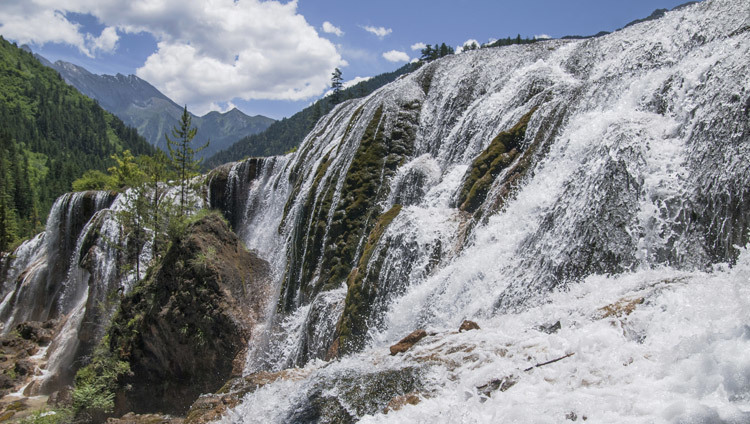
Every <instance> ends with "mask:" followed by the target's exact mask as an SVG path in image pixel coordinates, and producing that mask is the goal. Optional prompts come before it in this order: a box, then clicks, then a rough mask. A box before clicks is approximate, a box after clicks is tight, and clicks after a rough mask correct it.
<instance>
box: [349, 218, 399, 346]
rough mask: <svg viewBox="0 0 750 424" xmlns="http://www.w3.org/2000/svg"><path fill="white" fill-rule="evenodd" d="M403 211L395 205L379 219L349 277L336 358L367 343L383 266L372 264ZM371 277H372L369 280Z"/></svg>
mask: <svg viewBox="0 0 750 424" xmlns="http://www.w3.org/2000/svg"><path fill="white" fill-rule="evenodd" d="M401 209H402V207H401V205H394V206H393V207H392V208H391V209H389V210H388V211H387V212H385V213H384V214H382V215H380V217H379V218H378V221H377V224H375V227H374V228H373V230H372V231H371V232H370V235H369V236H368V237H367V243H366V244H365V247H364V250H363V253H362V256H361V257H360V260H359V264H358V266H357V267H356V268H354V269H353V270H352V271H351V272H350V274H349V277H348V279H347V293H346V301H345V304H344V312H343V313H342V315H341V319H340V320H339V324H338V326H337V339H338V340H337V346H336V349H335V350H336V352H335V353H336V356H338V355H344V354H347V353H351V352H354V351H357V350H359V349H361V348H362V347H363V345H364V343H365V335H366V334H367V318H368V317H369V316H370V306H371V304H372V300H373V299H374V298H375V296H376V294H377V286H375V284H374V279H375V278H377V275H378V274H379V271H380V263H377V264H372V263H371V258H372V254H373V252H374V250H375V247H376V246H377V245H378V243H379V242H380V239H381V238H382V237H383V234H384V233H385V230H386V229H387V228H388V226H389V225H390V224H391V222H393V220H394V219H396V217H397V216H398V215H399V213H401ZM370 276H372V277H371V278H368V277H370Z"/></svg>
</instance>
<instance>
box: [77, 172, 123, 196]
mask: <svg viewBox="0 0 750 424" xmlns="http://www.w3.org/2000/svg"><path fill="white" fill-rule="evenodd" d="M114 186H115V182H114V178H112V176H111V175H107V174H105V173H104V172H102V171H100V170H98V169H89V170H88V171H86V172H84V173H83V175H82V176H81V178H78V179H77V180H75V181H73V191H87V190H108V189H110V188H111V187H114Z"/></svg>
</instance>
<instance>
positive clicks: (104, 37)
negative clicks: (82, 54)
mask: <svg viewBox="0 0 750 424" xmlns="http://www.w3.org/2000/svg"><path fill="white" fill-rule="evenodd" d="M119 39H120V36H119V35H117V30H116V29H115V28H114V27H106V28H104V29H103V30H102V33H101V34H100V35H99V36H98V37H94V36H93V35H91V34H86V41H87V42H88V44H89V49H90V50H91V52H92V53H93V52H97V51H101V52H104V53H110V52H113V51H115V49H116V48H117V41H118V40H119Z"/></svg>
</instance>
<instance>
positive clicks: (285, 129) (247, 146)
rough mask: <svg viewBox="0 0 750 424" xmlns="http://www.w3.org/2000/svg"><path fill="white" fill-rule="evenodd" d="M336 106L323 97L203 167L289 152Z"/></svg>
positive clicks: (354, 92)
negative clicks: (249, 157) (250, 157)
mask: <svg viewBox="0 0 750 424" xmlns="http://www.w3.org/2000/svg"><path fill="white" fill-rule="evenodd" d="M419 66H420V65H419V64H416V63H409V64H406V65H404V66H402V67H401V68H399V69H397V70H395V71H393V72H387V73H384V74H380V75H377V76H375V77H373V78H370V79H369V80H367V81H362V82H359V83H357V84H355V85H354V86H352V87H349V88H345V89H343V90H341V99H340V101H346V100H350V99H355V98H360V97H364V96H367V95H369V94H371V93H372V92H374V91H375V90H377V89H378V88H380V87H382V86H384V85H386V84H388V83H390V82H393V81H395V80H396V78H398V77H400V76H401V75H404V74H408V73H409V72H412V71H414V70H416V69H418V68H419ZM335 105H336V103H334V102H333V99H331V96H326V97H323V98H322V99H320V100H318V101H316V102H315V103H313V105H312V106H309V107H307V108H305V109H303V110H301V111H300V112H297V113H295V114H294V115H292V116H291V117H289V118H284V119H282V120H280V121H276V122H274V123H273V124H271V126H269V127H268V129H267V130H265V131H263V132H261V133H259V134H253V135H250V136H248V137H245V138H243V139H241V140H239V141H237V142H236V143H235V144H234V145H232V146H231V147H229V148H228V149H226V150H222V151H221V152H219V153H217V154H215V155H213V156H211V157H210V158H209V159H208V160H207V161H206V167H208V168H211V167H216V166H219V165H221V164H223V163H227V162H232V161H237V160H240V159H242V158H245V157H248V156H274V155H281V154H284V153H286V152H289V151H290V150H291V149H294V148H296V147H297V146H299V145H300V143H302V140H304V138H305V137H306V136H307V134H308V133H309V132H310V131H312V129H313V128H314V127H315V124H316V123H317V122H318V120H319V119H320V118H321V117H322V116H324V115H326V114H327V113H328V112H330V111H331V110H332V109H333V107H334V106H335Z"/></svg>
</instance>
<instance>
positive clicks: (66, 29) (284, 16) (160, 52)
mask: <svg viewBox="0 0 750 424" xmlns="http://www.w3.org/2000/svg"><path fill="white" fill-rule="evenodd" d="M69 13H80V14H91V15H93V16H94V17H96V18H97V19H98V20H99V22H100V23H102V24H103V25H105V29H104V31H102V33H101V34H99V35H95V34H85V33H84V32H83V29H82V27H81V26H80V25H78V24H77V23H75V22H71V21H70V20H69V19H68V18H67V15H68V14H69ZM0 32H2V34H3V35H4V36H5V37H6V38H10V39H14V40H16V41H18V42H19V43H35V44H39V45H41V44H44V43H50V42H56V43H65V44H69V45H73V46H76V47H78V49H79V50H81V52H83V53H85V54H87V55H89V56H91V55H93V54H94V53H96V52H107V51H112V49H115V48H116V46H117V43H118V40H119V37H118V32H119V33H120V34H129V33H141V32H145V33H150V34H152V35H153V36H154V38H155V39H156V40H157V50H156V51H155V52H154V53H153V54H152V55H151V56H149V57H148V59H147V60H146V63H144V64H143V66H142V67H141V68H139V69H138V70H137V71H136V74H137V75H138V76H139V77H141V78H144V79H146V80H147V81H149V82H150V83H151V84H153V85H154V86H156V87H157V88H158V89H159V90H161V91H162V92H164V94H166V95H167V96H169V97H171V98H172V99H174V100H175V101H176V102H177V103H180V104H187V105H188V107H189V108H190V109H191V110H192V111H194V112H196V113H198V114H202V113H205V112H207V111H209V110H212V109H215V108H216V105H217V104H219V103H226V102H228V101H230V100H232V99H234V98H241V99H245V100H250V99H288V100H301V99H305V98H309V97H312V96H317V95H319V94H321V93H322V92H323V91H324V90H325V89H326V87H327V86H328V84H329V81H330V74H331V71H332V70H333V68H335V67H337V66H344V65H345V64H346V62H345V61H344V60H343V59H342V58H341V55H340V54H339V52H338V51H337V49H336V47H335V46H334V45H333V43H331V42H330V41H328V40H326V39H325V38H322V37H321V36H320V35H319V34H318V33H317V31H316V30H315V28H313V27H312V26H310V25H309V24H308V23H307V22H306V20H305V18H304V17H303V16H301V15H299V14H298V13H297V2H296V1H291V2H286V3H280V2H278V1H260V0H211V1H190V2H185V1H183V0H150V1H147V2H146V1H130V2H122V1H119V0H67V1H66V2H64V3H60V2H57V1H54V0H3V7H2V8H0Z"/></svg>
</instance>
